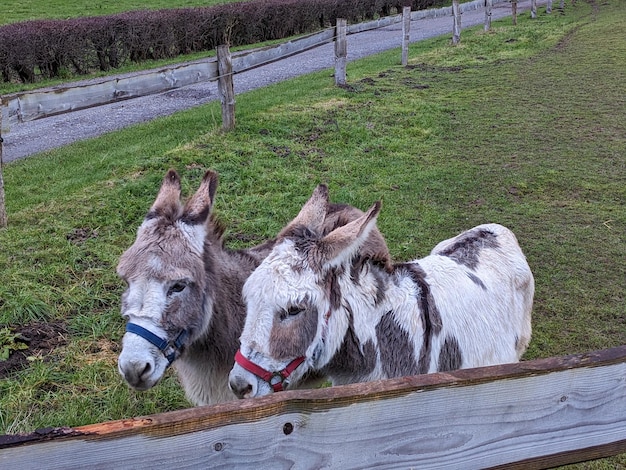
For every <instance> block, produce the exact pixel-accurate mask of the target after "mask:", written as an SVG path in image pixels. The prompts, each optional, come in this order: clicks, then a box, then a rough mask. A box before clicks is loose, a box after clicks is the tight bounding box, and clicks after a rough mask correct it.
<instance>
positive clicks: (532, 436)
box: [0, 346, 626, 469]
mask: <svg viewBox="0 0 626 470" xmlns="http://www.w3.org/2000/svg"><path fill="white" fill-rule="evenodd" d="M21 437H22V439H21V440H20V439H19V438H16V437H15V436H13V437H12V439H11V441H10V442H8V441H4V442H3V439H1V438H0V449H1V450H0V468H20V469H28V468H41V467H42V463H45V467H46V468H50V469H55V468H59V469H61V468H63V469H68V468H86V467H89V468H98V467H99V466H101V467H106V468H112V467H116V468H117V467H121V468H131V467H132V468H154V467H155V466H157V465H175V466H176V467H177V468H194V467H203V468H255V469H258V468H266V467H270V466H271V467H272V468H301V469H304V468H306V469H309V468H311V469H313V468H342V469H344V468H345V469H349V468H373V467H376V468H410V467H417V468H425V469H428V468H459V469H461V468H462V469H471V468H489V467H495V468H498V467H502V466H505V465H506V466H507V467H511V466H512V465H517V466H513V467H511V468H543V467H544V466H554V465H562V464H565V463H571V462H576V461H579V460H585V459H588V458H599V457H606V456H608V455H615V454H618V453H622V452H626V346H622V347H618V348H613V349H607V350H601V351H595V352H592V353H588V354H581V355H574V356H566V357H559V358H548V359H541V360H537V361H528V362H522V363H518V364H506V365H501V366H493V367H484V368H477V369H465V370H459V371H453V372H450V373H437V374H428V375H423V376H415V377H404V378H400V379H392V380H385V381H378V382H371V383H364V384H353V385H347V386H342V387H331V388H327V389H319V390H307V391H293V392H282V393H277V394H274V395H272V396H269V397H265V398H261V399H253V400H243V401H235V402H230V403H225V404H221V405H216V406H208V407H199V408H192V409H187V410H181V411H176V412H171V413H164V414H159V415H153V416H147V417H140V418H134V419H129V420H120V421H112V422H108V423H100V424H94V425H89V426H82V427H78V428H72V429H70V428H63V429H60V430H47V431H46V430H43V431H40V432H39V433H38V434H36V435H32V434H31V435H28V436H21Z"/></svg>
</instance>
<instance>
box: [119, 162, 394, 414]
mask: <svg viewBox="0 0 626 470" xmlns="http://www.w3.org/2000/svg"><path fill="white" fill-rule="evenodd" d="M217 184H218V178H217V174H216V173H214V172H212V171H207V172H206V174H205V176H204V179H203V181H202V183H201V184H200V187H199V188H198V190H197V191H196V193H195V194H194V195H193V196H192V197H191V198H190V199H189V200H188V201H187V202H186V203H184V204H183V203H182V202H181V198H180V197H181V187H180V178H179V176H178V174H177V173H176V172H175V171H174V170H170V171H169V172H168V173H167V174H166V176H165V178H164V180H163V183H162V185H161V188H160V190H159V193H158V195H157V198H156V200H155V202H154V204H153V205H152V207H151V208H150V210H149V212H148V214H147V215H146V218H145V220H144V222H143V223H142V224H141V226H140V227H139V229H138V231H137V238H136V240H135V242H134V243H133V245H132V246H131V247H130V248H129V249H128V250H127V251H126V252H125V253H124V254H123V255H122V256H121V258H120V260H119V264H118V267H117V272H118V274H119V276H120V277H121V278H122V279H123V280H125V281H126V283H127V285H128V287H127V289H126V291H125V292H124V294H123V295H122V316H123V317H124V318H126V319H127V320H129V321H132V322H133V323H136V324H138V325H140V326H142V327H144V328H146V329H148V330H150V331H151V332H153V333H154V334H156V335H158V336H160V337H161V338H168V339H171V338H175V337H176V336H177V335H178V334H179V333H180V332H181V331H183V330H186V331H187V332H188V337H187V339H186V342H185V344H184V346H183V351H182V354H181V356H180V357H179V358H178V359H177V360H176V361H174V363H173V364H172V366H173V367H174V369H175V370H176V372H177V374H178V377H179V379H180V382H181V384H182V386H183V388H184V390H185V393H186V395H187V398H188V399H189V401H190V402H191V403H193V404H194V405H207V404H213V403H218V402H223V401H227V400H231V399H234V396H233V395H232V393H231V392H230V390H229V388H228V373H229V371H230V369H231V367H232V365H233V362H234V355H235V352H236V351H237V349H238V348H239V336H240V335H241V332H242V329H243V325H244V318H245V313H246V309H245V305H244V303H243V299H242V296H241V291H242V287H243V284H244V282H245V280H246V279H247V277H248V276H249V275H250V274H251V273H252V271H253V270H254V269H255V268H256V267H257V266H258V265H259V264H260V262H261V261H262V260H263V259H264V258H265V256H266V255H267V254H268V253H269V252H270V251H271V249H272V247H273V246H274V243H275V240H269V241H267V242H265V243H263V244H261V245H258V246H256V247H253V248H249V249H245V250H237V251H232V250H228V249H227V248H225V247H224V243H223V235H224V227H223V226H221V225H220V224H219V223H218V222H217V221H216V220H215V219H214V217H213V216H212V214H211V209H212V205H213V201H214V198H215V193H216V189H217ZM316 191H317V192H322V193H323V192H324V191H326V188H325V187H323V186H322V187H320V188H318V189H317V190H316ZM362 214H363V212H361V211H360V210H358V209H356V208H354V207H351V206H347V205H336V204H331V205H329V206H328V207H327V209H326V210H325V211H324V213H323V214H322V218H323V221H322V223H321V224H320V225H319V227H317V232H316V233H317V234H318V235H319V236H322V235H324V234H326V233H328V232H330V231H332V230H334V229H336V228H337V227H340V226H342V225H345V224H346V223H347V222H349V221H352V220H355V219H356V218H358V217H360V216H361V215H362ZM372 238H373V246H375V247H376V248H375V252H374V254H373V256H375V257H376V258H377V259H379V260H381V261H380V262H382V263H383V264H384V263H385V262H388V259H389V258H388V252H387V247H386V244H385V242H384V239H383V238H382V236H381V235H380V234H379V233H374V234H373V237H372ZM122 346H123V347H122V352H121V354H120V356H119V359H118V368H119V371H120V373H121V375H122V376H123V377H124V379H125V380H126V382H127V383H128V384H129V385H130V386H131V387H133V388H135V389H137V390H147V389H149V388H151V387H153V386H154V385H156V384H157V383H158V382H159V380H160V379H161V378H162V377H163V374H164V372H165V370H166V368H167V366H168V363H167V360H166V358H165V356H164V355H163V354H162V353H161V352H160V351H159V350H158V349H156V347H154V346H153V345H152V344H150V343H149V342H148V341H146V340H144V339H143V338H141V337H139V336H137V335H135V334H133V333H126V334H125V335H124V338H123V340H122ZM319 379H320V377H318V376H313V375H312V376H309V377H308V380H309V381H308V382H306V383H305V384H304V385H305V386H307V385H312V384H313V383H316V382H317V381H319Z"/></svg>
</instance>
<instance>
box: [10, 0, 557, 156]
mask: <svg viewBox="0 0 626 470" xmlns="http://www.w3.org/2000/svg"><path fill="white" fill-rule="evenodd" d="M546 1H547V0H539V1H538V3H539V4H540V5H544V4H545V2H546ZM529 9H530V0H520V1H519V2H518V14H521V13H522V12H524V11H527V10H529ZM510 14H511V5H510V3H509V2H503V3H499V4H497V5H495V6H494V8H493V11H492V18H493V19H494V20H496V19H499V18H503V17H505V16H509V15H510ZM461 22H462V26H463V28H466V27H469V26H474V25H478V24H482V23H483V22H484V11H482V10H476V11H469V12H465V13H463V15H462V18H461ZM441 35H450V37H451V36H452V17H451V16H447V17H441V18H430V19H422V20H416V21H412V22H411V39H410V40H411V42H416V41H420V40H423V39H427V38H432V37H436V36H441ZM461 40H462V38H461ZM401 41H402V24H401V23H396V24H395V25H392V26H389V27H386V28H381V29H377V30H373V31H366V32H363V33H358V34H352V35H350V36H348V61H353V60H357V59H360V58H362V57H366V56H368V55H372V54H376V53H379V52H383V51H386V50H389V49H394V48H398V62H399V61H400V49H399V48H400V45H401ZM333 67H334V45H333V44H332V43H330V44H325V45H322V46H319V47H316V48H314V49H311V50H309V51H307V52H304V53H302V54H298V55H295V56H292V57H289V58H286V59H282V60H280V61H278V62H274V63H272V64H268V65H265V66H262V67H259V68H256V69H253V70H250V71H247V72H243V73H239V74H236V75H235V76H234V87H235V93H237V94H238V93H244V92H246V91H249V90H253V89H256V88H260V87H264V86H267V85H270V84H272V83H277V82H280V81H283V80H287V79H290V78H293V77H296V76H299V75H304V74H307V73H311V72H316V71H319V70H324V69H329V68H330V69H332V68H333ZM349 72H350V69H349V67H348V79H349ZM216 99H218V95H217V83H216V82H206V83H200V84H196V85H190V86H187V87H184V88H180V89H176V90H172V91H168V92H164V93H161V94H157V95H151V96H147V97H143V98H135V99H134V100H133V103H132V105H131V104H130V103H129V102H124V101H122V102H118V103H112V104H108V105H103V106H98V107H96V108H90V109H85V110H82V111H75V112H71V113H67V114H62V115H58V116H54V117H49V118H45V119H39V120H37V121H31V122H27V123H23V124H18V125H15V126H13V128H12V129H11V130H10V132H8V133H5V134H4V135H3V137H4V152H3V160H4V161H5V162H10V161H12V160H16V159H19V158H24V157H27V156H29V155H33V154H35V153H38V152H42V151H45V150H50V149H53V148H57V147H61V146H63V145H67V144H70V143H72V142H75V141H78V140H83V139H88V138H91V137H97V136H99V135H102V134H105V133H107V132H111V131H115V130H119V129H122V128H124V127H127V126H130V125H132V124H137V123H141V122H146V121H149V120H151V119H154V118H157V117H160V116H166V115H169V114H172V113H175V112H176V111H180V110H183V109H189V108H192V107H194V106H199V105H201V104H204V103H207V102H209V101H213V100H216Z"/></svg>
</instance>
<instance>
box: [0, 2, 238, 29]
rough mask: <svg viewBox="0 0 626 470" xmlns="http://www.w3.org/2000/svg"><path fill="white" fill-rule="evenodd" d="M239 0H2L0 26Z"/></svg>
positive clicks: (189, 6) (199, 5)
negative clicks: (21, 22) (20, 22)
mask: <svg viewBox="0 0 626 470" xmlns="http://www.w3.org/2000/svg"><path fill="white" fill-rule="evenodd" d="M235 1H238V0H147V1H146V0H115V1H114V0H97V1H95V2H94V1H86V0H80V1H72V2H68V1H67V0H3V1H2V12H1V13H0V25H3V24H8V23H16V22H18V21H27V20H39V19H59V20H65V19H68V18H77V17H80V16H101V15H111V14H114V13H121V12H124V11H132V10H160V9H164V8H191V7H201V6H211V5H217V4H220V3H233V2H235Z"/></svg>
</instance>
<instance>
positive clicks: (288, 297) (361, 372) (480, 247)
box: [230, 199, 534, 398]
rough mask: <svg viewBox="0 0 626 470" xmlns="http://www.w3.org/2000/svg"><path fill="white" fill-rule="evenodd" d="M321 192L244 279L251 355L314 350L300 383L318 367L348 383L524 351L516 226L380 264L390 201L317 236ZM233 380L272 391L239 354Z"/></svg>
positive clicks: (527, 311)
mask: <svg viewBox="0 0 626 470" xmlns="http://www.w3.org/2000/svg"><path fill="white" fill-rule="evenodd" d="M316 202H317V204H318V205H319V207H317V208H316V209H311V208H309V209H307V211H306V212H307V213H309V214H313V216H312V217H310V218H300V220H299V221H298V223H299V225H300V229H299V231H293V230H290V231H283V236H282V237H279V239H278V240H277V242H276V245H275V246H274V248H273V249H272V251H271V252H270V254H269V255H268V256H267V258H266V259H265V260H264V261H263V262H262V263H261V264H260V265H259V267H258V268H257V269H256V270H255V271H254V272H253V273H252V275H251V276H250V277H249V278H248V280H247V281H246V283H245V285H244V291H243V292H244V298H245V299H246V302H247V307H248V315H247V318H246V324H245V327H244V330H243V333H242V336H241V352H242V354H244V355H245V356H246V357H247V358H248V359H249V360H251V361H253V362H255V363H256V364H257V365H259V366H260V367H262V368H264V369H265V370H269V371H278V370H282V369H283V368H284V367H285V366H286V364H288V363H289V362H290V361H291V360H293V359H295V358H296V357H299V356H301V357H304V358H305V360H304V362H303V364H302V365H300V366H299V367H298V369H296V370H295V371H294V372H293V373H292V375H291V377H290V385H291V386H293V385H295V384H297V383H298V381H299V380H300V377H301V376H302V375H303V374H306V373H308V372H310V371H312V370H314V371H319V372H322V373H323V374H326V375H328V376H329V377H330V378H331V380H332V382H333V384H345V383H352V382H362V381H369V380H377V379H384V378H390V377H398V376H406V375H414V374H422V373H430V372H436V371H447V370H453V369H458V368H468V367H478V366H486V365H492V364H499V363H507V362H515V361H518V360H519V359H520V357H521V355H522V354H523V352H524V351H525V349H526V347H527V346H528V343H529V341H530V336H531V310H532V302H533V295H534V279H533V275H532V273H531V271H530V268H529V266H528V264H527V262H526V258H525V257H524V255H523V253H522V251H521V250H520V248H519V245H518V243H517V240H516V238H515V235H514V234H513V233H512V232H511V231H510V230H508V229H507V228H505V227H503V226H501V225H497V224H486V225H481V226H478V227H475V228H473V229H471V230H468V231H466V232H464V233H462V234H460V235H458V236H457V237H454V238H452V239H450V240H446V241H444V242H441V243H440V244H439V245H437V246H436V247H435V249H434V250H433V251H432V253H431V255H430V256H427V257H425V258H423V259H420V260H415V261H411V262H408V263H400V264H395V265H389V264H386V263H383V264H381V263H379V262H376V260H375V259H372V257H371V256H369V254H370V253H372V251H373V250H372V247H371V246H369V234H370V233H371V231H372V230H374V229H375V224H376V217H377V215H378V212H379V210H380V204H376V205H374V206H373V207H372V208H371V209H370V210H369V211H368V212H367V213H366V214H364V215H363V216H362V217H360V218H359V219H357V220H355V221H354V222H351V223H348V224H346V225H344V226H342V227H339V228H337V229H336V230H334V231H332V232H330V233H329V234H328V235H326V236H315V231H314V230H310V231H307V228H309V227H314V226H315V225H316V224H319V220H316V218H315V214H318V213H321V212H323V207H324V204H327V200H326V201H324V200H323V199H320V200H317V201H316ZM292 225H293V223H292ZM374 251H375V250H374ZM282 312H289V315H284V314H283V313H282ZM230 385H231V388H232V389H233V391H234V392H235V393H236V394H237V395H238V396H239V397H241V398H244V397H253V396H260V395H265V394H267V393H271V392H272V389H271V387H269V386H268V384H267V383H265V382H264V381H263V380H260V379H259V378H258V377H256V376H255V375H254V374H252V373H250V372H248V371H247V370H245V369H244V368H243V367H241V366H240V365H239V364H235V366H234V367H233V370H232V371H231V374H230Z"/></svg>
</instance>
